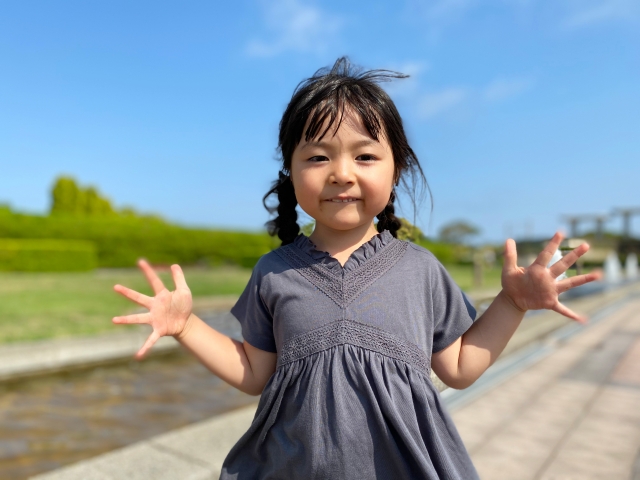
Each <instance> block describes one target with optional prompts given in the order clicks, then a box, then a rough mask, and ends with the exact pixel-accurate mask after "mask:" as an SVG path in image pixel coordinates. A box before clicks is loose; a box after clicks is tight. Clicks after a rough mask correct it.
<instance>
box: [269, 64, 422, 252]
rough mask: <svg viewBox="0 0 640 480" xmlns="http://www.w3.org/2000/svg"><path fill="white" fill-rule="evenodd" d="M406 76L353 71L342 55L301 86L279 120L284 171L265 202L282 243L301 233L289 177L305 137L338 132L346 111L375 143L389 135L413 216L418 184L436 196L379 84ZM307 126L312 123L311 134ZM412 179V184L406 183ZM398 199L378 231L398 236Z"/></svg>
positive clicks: (386, 211)
mask: <svg viewBox="0 0 640 480" xmlns="http://www.w3.org/2000/svg"><path fill="white" fill-rule="evenodd" d="M406 77H408V75H403V74H401V73H398V72H393V71H390V70H368V71H364V72H363V71H362V70H361V69H360V68H358V67H354V66H353V65H352V64H351V63H350V62H349V59H348V58H347V57H341V58H339V59H338V60H337V61H336V62H335V64H334V65H333V67H331V69H329V68H321V69H320V70H318V71H317V72H316V73H315V74H314V75H313V76H312V77H311V78H308V79H306V80H303V81H302V82H300V83H299V84H298V86H297V87H296V89H295V90H294V92H293V96H292V97H291V101H290V102H289V105H288V106H287V108H286V110H285V112H284V114H283V115H282V119H281V120H280V133H279V136H278V151H279V152H280V161H281V162H282V167H281V170H280V172H279V174H278V179H277V180H276V181H275V182H273V184H272V186H271V189H270V190H269V191H268V192H267V193H266V195H265V196H264V197H263V199H262V203H263V205H264V206H265V208H266V209H267V211H269V213H271V214H273V213H277V216H276V217H275V218H274V219H272V220H270V221H268V222H267V223H266V226H267V230H268V232H269V234H270V235H272V236H275V235H278V237H279V238H280V240H281V241H282V245H286V244H288V243H291V242H292V241H293V240H294V239H295V238H296V236H297V235H298V233H299V232H300V226H299V225H298V222H297V220H298V214H297V212H296V206H297V205H298V201H297V200H296V196H295V191H294V188H293V183H292V182H291V177H290V172H291V157H292V155H293V151H294V150H295V148H296V146H297V145H298V143H300V141H301V140H302V138H303V136H304V138H305V141H309V140H310V139H315V138H317V139H318V140H321V139H322V138H323V137H324V136H325V135H326V134H327V132H328V131H329V130H330V129H331V127H332V126H334V125H335V129H334V134H335V133H336V132H337V131H338V129H339V127H340V124H341V122H342V119H343V116H344V112H345V108H346V107H349V108H350V109H352V110H353V112H354V113H356V114H357V115H358V116H359V117H360V119H361V120H362V124H363V125H364V127H365V128H366V130H367V132H368V133H369V135H371V137H372V138H373V139H375V140H378V139H379V137H380V135H383V136H385V137H386V139H387V141H388V142H389V145H390V146H391V150H392V153H393V162H394V180H395V182H394V183H395V185H396V186H398V185H400V184H401V185H402V186H403V187H404V188H405V189H406V190H407V191H408V192H409V193H410V196H411V200H412V203H413V206H414V212H415V208H416V201H415V192H416V183H417V182H416V180H417V181H419V182H420V183H421V184H422V185H423V186H426V188H427V190H428V191H429V193H431V192H430V190H429V185H428V183H427V180H426V178H425V176H424V173H423V171H422V167H420V162H419V161H418V157H417V156H416V154H415V153H414V152H413V150H412V149H411V147H410V146H409V142H408V140H407V136H406V134H405V132H404V127H403V125H402V119H401V118H400V114H399V113H398V110H397V109H396V106H395V104H394V103H393V101H392V100H391V98H390V97H389V95H387V93H386V92H385V91H384V90H383V89H382V88H381V87H380V86H379V85H378V83H380V82H385V81H390V80H394V79H397V78H406ZM305 125H308V126H307V127H306V130H305ZM323 128H324V129H323ZM407 174H408V175H407ZM407 176H409V180H410V181H407V178H406V177H407ZM273 194H276V195H277V196H278V204H277V205H274V206H269V205H267V199H268V198H269V197H270V196H271V195H273ZM395 199H396V193H395V188H394V190H393V191H392V192H391V197H390V198H389V203H388V204H387V206H386V207H385V209H384V210H383V211H382V212H380V213H379V214H378V215H376V217H377V218H378V224H377V229H378V232H382V231H384V230H385V229H386V230H389V232H390V233H391V234H392V235H393V236H394V237H397V231H398V230H399V229H400V227H401V226H402V225H401V223H400V220H399V219H398V217H396V216H395V207H394V201H395Z"/></svg>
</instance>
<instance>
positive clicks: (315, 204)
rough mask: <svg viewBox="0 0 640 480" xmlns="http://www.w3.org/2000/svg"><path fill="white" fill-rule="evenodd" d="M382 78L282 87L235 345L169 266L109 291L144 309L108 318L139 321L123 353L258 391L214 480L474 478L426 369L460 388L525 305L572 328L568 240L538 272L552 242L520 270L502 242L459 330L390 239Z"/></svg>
mask: <svg viewBox="0 0 640 480" xmlns="http://www.w3.org/2000/svg"><path fill="white" fill-rule="evenodd" d="M392 77H400V75H397V74H393V73H391V72H385V71H370V72H365V73H359V72H357V71H354V70H353V69H352V68H351V67H350V65H349V63H348V61H347V60H346V59H344V58H342V59H339V60H338V61H337V62H336V64H335V65H334V66H333V68H332V69H331V70H320V71H318V72H317V73H316V74H315V75H314V76H313V77H312V78H310V79H308V80H306V81H304V82H303V83H301V84H300V85H299V86H298V88H297V89H296V91H295V93H294V95H293V97H292V99H291V101H290V103H289V105H288V107H287V109H286V111H285V112H284V115H283V117H282V121H281V122H280V136H279V150H280V152H281V154H282V170H281V171H280V173H279V179H278V180H277V181H276V182H275V184H274V186H273V188H272V189H271V190H270V191H269V192H268V193H267V195H266V196H265V200H266V199H267V197H269V195H271V194H277V197H278V201H279V204H278V206H277V217H276V218H275V219H274V220H272V221H271V222H269V227H270V231H271V233H272V234H277V235H278V236H279V238H280V239H281V240H282V246H281V247H280V248H278V249H276V250H274V251H272V252H270V253H268V254H266V255H264V256H263V257H262V258H261V259H260V261H259V262H258V263H257V265H256V266H255V268H254V270H253V273H252V275H251V279H250V280H249V283H248V285H247V287H246V289H245V290H244V292H243V294H242V296H241V297H240V299H239V300H238V302H237V303H236V304H235V306H234V307H233V308H232V310H231V313H232V314H233V315H234V316H235V317H236V318H237V319H238V320H239V322H240V323H241V325H242V335H243V337H244V341H243V342H239V341H236V340H233V339H231V338H229V337H227V336H225V335H222V334H221V333H219V332H217V331H215V330H213V329H212V328H210V327H209V326H207V325H206V324H205V323H204V322H203V321H202V320H200V319H199V318H198V317H196V316H195V315H194V314H193V313H192V312H191V293H190V291H189V288H188V287H187V284H186V282H185V279H184V276H183V274H182V271H181V269H180V267H179V266H177V265H173V266H172V267H171V271H172V274H173V279H174V282H175V286H176V289H175V291H172V292H171V291H169V290H167V289H166V288H165V286H164V285H163V283H162V281H161V280H160V279H159V278H158V276H157V275H156V274H155V273H154V271H153V270H152V269H151V267H150V266H149V265H148V264H147V263H146V262H144V261H141V262H140V268H141V269H142V271H143V272H144V274H145V275H146V277H147V279H148V281H149V283H150V284H151V286H152V288H153V291H154V293H155V296H154V297H148V296H146V295H142V294H140V293H138V292H135V291H133V290H130V289H128V288H126V287H123V286H120V285H116V286H115V290H116V291H117V292H119V293H121V294H122V295H124V296H125V297H127V298H129V299H131V300H133V301H134V302H136V303H138V304H140V305H142V306H143V307H146V308H148V309H149V313H144V314H138V315H129V316H126V317H116V318H114V319H113V321H114V322H115V323H147V324H149V325H151V326H152V327H153V332H152V333H151V335H150V337H149V339H148V340H147V341H146V343H145V344H144V346H143V347H142V349H141V350H140V351H139V352H138V354H137V357H139V358H141V357H142V356H144V354H145V353H146V352H147V350H149V348H151V346H152V345H153V344H154V343H155V342H156V341H157V340H158V338H160V337H161V336H163V335H173V336H174V337H175V338H176V339H177V340H178V341H179V342H180V343H181V344H182V345H184V346H185V347H186V348H187V349H189V350H190V351H191V352H193V354H194V355H195V356H196V357H198V359H199V360H200V361H201V362H202V363H203V364H204V365H205V366H207V367H208V368H209V369H210V370H211V371H212V372H213V373H214V374H215V375H217V376H219V377H220V378H222V379H223V380H225V381H227V382H228V383H230V384H231V385H233V386H235V387H237V388H238V389H240V390H242V391H243V392H247V393H249V394H252V395H259V394H261V395H262V396H261V398H260V402H259V405H258V409H257V412H256V415H255V418H254V420H253V423H252V424H251V427H250V428H249V430H248V431H247V432H246V433H245V434H244V436H243V437H242V438H241V439H240V440H239V441H238V443H237V444H236V445H235V446H234V447H233V449H232V450H231V452H230V453H229V455H228V456H227V458H226V460H225V462H224V465H223V469H222V476H221V478H224V479H231V478H233V479H266V478H270V479H275V478H278V479H372V478H384V479H387V478H389V479H390V478H393V479H419V478H428V479H438V478H440V479H442V478H452V479H465V480H466V479H472V478H477V474H476V472H475V469H474V467H473V465H472V463H471V460H470V458H469V455H468V454H467V452H466V450H465V447H464V445H463V443H462V441H461V439H460V437H459V435H458V433H457V431H456V429H455V427H454V425H453V423H452V421H451V418H450V417H449V415H448V413H447V412H446V410H445V408H444V406H443V404H442V402H441V400H440V397H439V395H438V391H437V390H436V388H435V386H434V385H433V383H432V381H431V379H430V371H431V369H433V371H434V372H435V373H436V374H437V375H438V377H439V378H440V379H441V380H442V381H443V382H444V383H445V384H447V385H449V386H450V387H453V388H458V389H459V388H465V387H467V386H469V385H471V384H472V383H473V382H474V381H475V380H476V379H477V378H478V377H479V376H480V375H481V374H482V373H483V372H484V371H485V370H486V369H487V368H488V367H489V366H490V365H491V364H492V363H493V362H494V361H495V359H496V358H497V357H498V355H499V354H500V352H501V351H502V349H503V348H504V346H505V345H506V343H507V341H508V340H509V338H511V336H512V335H513V332H514V331H515V329H516V327H517V326H518V325H519V323H520V321H521V320H522V317H523V316H524V314H525V312H526V311H527V310H529V309H541V308H548V309H553V310H555V311H557V312H559V313H561V314H563V315H566V316H567V317H570V318H573V319H575V320H577V321H584V319H583V318H582V317H581V316H579V315H577V314H576V313H574V312H572V311H571V310H569V309H568V308H567V307H565V306H563V305H562V304H560V303H559V302H558V294H559V293H561V292H563V291H566V290H568V289H570V288H573V287H575V286H578V285H581V284H584V283H586V282H589V281H592V280H594V279H596V277H597V275H596V274H589V275H581V276H576V277H572V278H569V279H566V280H561V281H556V278H557V277H558V276H559V275H561V274H562V273H563V272H564V271H565V270H566V269H567V268H568V267H569V266H570V265H572V264H573V263H574V262H575V261H576V260H577V259H578V257H580V256H581V255H582V254H584V253H585V252H586V251H587V249H588V246H587V245H586V244H583V245H581V246H580V247H578V248H576V249H575V250H573V251H572V252H570V253H569V254H567V255H566V256H565V257H564V258H562V260H560V261H559V262H557V263H555V264H554V265H553V266H551V267H550V268H547V264H548V263H549V260H550V259H551V257H552V255H553V254H554V252H555V251H556V250H557V248H558V246H559V244H560V242H561V240H562V236H561V235H560V234H556V235H555V236H554V237H553V239H552V240H551V241H550V242H549V244H548V245H547V247H546V248H545V249H544V250H543V251H542V253H540V255H539V256H538V258H537V259H536V261H535V262H534V263H533V264H532V265H531V266H530V267H528V268H521V267H518V266H517V264H516V249H515V243H514V242H513V240H508V241H507V243H506V246H505V256H504V269H503V273H502V286H503V289H502V291H501V292H500V293H499V294H498V296H497V297H496V299H495V300H494V302H493V303H492V304H491V306H490V307H489V308H488V309H487V311H486V312H485V313H484V314H483V315H482V316H481V317H480V318H479V319H478V320H476V321H475V322H474V318H475V311H474V309H473V307H472V306H471V305H470V304H469V303H468V302H467V301H466V299H465V296H464V295H463V294H462V292H461V291H460V289H459V288H458V287H457V286H456V284H455V283H454V282H453V280H452V279H451V277H450V276H449V275H448V274H447V271H446V270H445V269H444V267H443V266H442V265H441V264H440V263H439V262H438V261H437V260H436V259H435V257H434V256H433V255H432V254H431V253H430V252H429V251H428V250H426V249H424V248H422V247H420V246H417V245H415V244H413V243H409V242H406V241H401V240H398V239H397V238H396V233H397V231H398V229H399V228H400V222H399V221H398V219H397V218H396V217H395V215H394V200H395V198H396V194H395V188H396V187H397V186H399V185H400V184H402V185H403V186H407V185H408V182H407V176H409V178H410V179H411V178H414V179H415V178H418V179H420V178H422V179H423V178H424V177H423V175H422V170H421V169H420V165H419V163H418V159H417V158H416V156H415V154H414V152H413V151H412V150H411V148H410V147H409V144H408V142H407V139H406V136H405V133H404V130H403V126H402V121H401V119H400V116H399V114H398V112H397V110H396V108H395V106H394V104H393V102H392V101H391V99H390V98H389V97H388V96H387V94H386V93H385V92H384V91H383V90H382V89H381V88H380V87H379V86H378V84H377V83H378V82H379V81H383V80H388V79H390V78H392ZM297 204H299V205H300V207H301V208H302V209H303V210H304V211H305V212H306V213H307V214H309V215H310V216H311V217H312V218H314V219H315V229H314V231H313V233H312V234H311V235H310V236H309V237H306V236H304V235H302V234H299V231H300V229H299V226H298V224H297V223H296V218H297V216H296V211H295V209H296V205H297ZM272 211H274V212H275V211H276V208H275V207H274V208H273V209H272ZM376 217H377V219H378V222H377V223H374V219H375V218H376Z"/></svg>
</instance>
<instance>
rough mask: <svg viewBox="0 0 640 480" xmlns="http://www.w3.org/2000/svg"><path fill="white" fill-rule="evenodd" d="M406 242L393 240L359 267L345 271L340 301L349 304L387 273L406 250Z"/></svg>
mask: <svg viewBox="0 0 640 480" xmlns="http://www.w3.org/2000/svg"><path fill="white" fill-rule="evenodd" d="M408 245H409V244H408V243H407V242H400V241H397V240H395V241H393V242H391V243H389V244H387V246H386V247H385V248H384V249H382V250H381V251H380V253H379V254H378V255H374V256H373V257H371V258H369V260H367V261H366V262H365V263H363V264H362V265H361V266H360V267H359V268H357V269H355V270H351V271H350V272H347V273H346V274H345V276H344V280H343V285H342V301H343V302H344V305H345V306H346V305H349V304H350V303H351V302H353V301H354V300H355V299H356V298H357V297H358V295H360V294H361V293H362V292H363V291H364V290H365V289H367V288H368V287H369V286H370V285H371V284H373V282H375V281H376V280H378V279H379V278H380V277H381V276H382V275H384V274H385V273H387V272H388V271H389V270H390V269H391V267H393V266H394V265H395V264H396V263H397V262H398V260H400V258H402V256H403V255H404V253H405V252H406V251H407V246H408Z"/></svg>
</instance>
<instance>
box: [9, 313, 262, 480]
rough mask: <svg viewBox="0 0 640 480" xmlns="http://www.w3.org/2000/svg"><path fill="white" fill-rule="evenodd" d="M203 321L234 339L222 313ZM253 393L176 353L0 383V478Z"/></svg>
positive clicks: (189, 418)
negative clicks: (239, 388) (224, 380)
mask: <svg viewBox="0 0 640 480" xmlns="http://www.w3.org/2000/svg"><path fill="white" fill-rule="evenodd" d="M204 319H205V320H206V321H207V322H208V323H210V324H212V325H213V326H214V327H215V328H216V329H217V330H220V331H222V332H224V333H225V334H227V335H230V336H232V337H234V338H241V336H240V331H239V324H238V322H237V321H236V320H235V319H233V317H231V315H230V314H227V315H220V314H218V315H210V316H205V318H204ZM258 398H259V397H253V396H249V395H246V394H244V393H242V392H240V391H238V390H236V389H235V388H233V387H230V386H229V385H227V384H226V383H225V382H223V381H222V380H220V379H218V378H217V377H216V376H214V375H212V374H211V372H209V371H208V370H207V369H206V368H204V367H203V366H202V365H201V364H200V363H199V362H198V361H197V360H195V359H194V358H193V357H191V355H190V354H188V353H186V352H183V351H175V352H173V353H170V354H166V355H162V356H156V357H151V358H149V359H147V360H145V361H142V362H137V361H134V360H131V361H125V362H120V363H117V364H113V365H108V366H101V367H96V368H87V369H84V370H75V371H68V372H64V373H60V374H55V375H48V376H41V377H36V378H32V379H27V380H21V381H13V382H4V383H0V478H1V479H3V480H4V479H24V478H28V477H29V476H31V475H35V474H37V473H40V472H45V471H48V470H52V469H55V468H58V467H61V466H63V465H66V464H69V463H73V462H76V461H78V460H81V459H84V458H88V457H93V456H95V455H98V454H100V453H103V452H107V451H109V450H113V449H115V448H119V447H122V446H125V445H128V444H131V443H134V442H137V441H139V440H143V439H146V438H149V437H151V436H154V435H157V434H159V433H163V432H166V431H168V430H171V429H174V428H178V427H181V426H184V425H187V424H190V423H193V422H197V421H200V420H204V419H206V418H209V417H211V416H213V415H216V414H220V413H223V412H226V411H229V410H232V409H234V408H238V407H241V406H244V405H248V404H250V403H254V402H257V401H258Z"/></svg>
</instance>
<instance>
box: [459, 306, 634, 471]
mask: <svg viewBox="0 0 640 480" xmlns="http://www.w3.org/2000/svg"><path fill="white" fill-rule="evenodd" d="M453 418H454V421H455V423H456V425H457V426H458V429H459V431H460V434H461V435H462V438H463V439H464V442H465V444H466V446H467V449H468V450H469V452H470V453H471V457H472V459H473V461H474V464H475V465H476V467H477V469H478V471H479V473H480V475H481V477H482V478H485V479H491V480H500V479H505V480H506V479H509V480H511V479H519V480H520V479H521V480H526V479H608V480H609V479H610V480H614V479H625V480H627V479H633V480H640V457H639V455H640V300H638V299H636V300H633V301H630V302H628V303H627V304H626V305H624V306H623V307H622V308H620V309H619V310H618V311H616V312H615V313H613V314H611V315H609V316H608V318H606V319H605V320H603V321H602V322H600V323H598V324H597V325H594V326H592V327H590V328H588V329H586V330H584V331H583V332H582V333H581V334H579V335H576V336H575V337H574V338H572V339H571V340H570V341H568V342H567V343H566V344H565V345H563V346H562V347H560V348H558V349H557V350H556V351H555V352H554V353H552V354H551V355H549V356H548V357H546V358H544V359H543V360H541V361H539V362H538V363H536V364H534V365H532V366H530V367H529V368H527V369H526V370H525V371H523V372H521V373H519V374H518V375H516V376H514V377H512V378H511V379H509V380H508V381H506V382H504V383H503V384H501V385H500V386H498V387H497V388H494V389H492V390H491V391H489V392H487V393H486V394H485V395H483V396H481V397H480V398H478V399H476V400H475V401H473V402H471V403H469V404H467V405H466V406H464V407H462V408H459V409H458V410H456V411H455V412H454V414H453Z"/></svg>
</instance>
